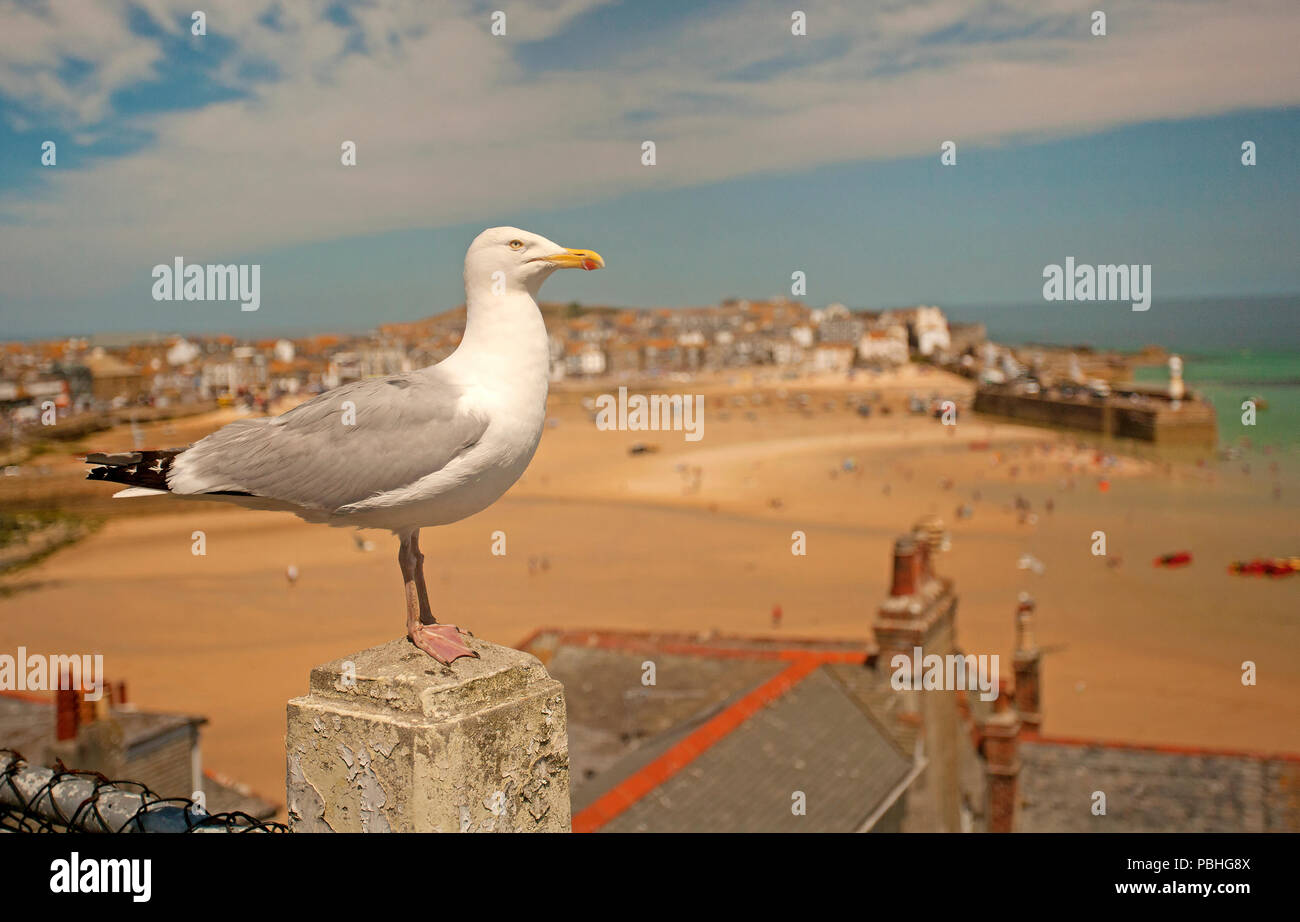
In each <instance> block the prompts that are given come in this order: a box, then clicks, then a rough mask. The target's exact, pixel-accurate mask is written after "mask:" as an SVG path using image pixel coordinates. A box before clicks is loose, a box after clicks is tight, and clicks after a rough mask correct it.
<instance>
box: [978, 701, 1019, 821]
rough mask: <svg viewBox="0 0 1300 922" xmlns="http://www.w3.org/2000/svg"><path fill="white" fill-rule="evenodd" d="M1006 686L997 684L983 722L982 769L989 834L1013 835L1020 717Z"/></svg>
mask: <svg viewBox="0 0 1300 922" xmlns="http://www.w3.org/2000/svg"><path fill="white" fill-rule="evenodd" d="M1008 697H1009V696H1008V694H1007V688H1006V684H1005V683H1003V682H999V683H998V697H997V699H996V700H995V701H994V703H993V714H992V715H991V716H990V717H988V718H987V719H986V720H985V721H984V726H983V728H982V730H983V734H982V735H983V744H984V770H985V776H986V779H987V782H988V813H987V816H988V824H989V832H1014V831H1015V826H1016V798H1017V797H1018V796H1019V792H1018V787H1019V781H1020V745H1019V736H1020V717H1019V715H1017V714H1016V712H1015V710H1014V709H1012V708H1011V707H1009V706H1008Z"/></svg>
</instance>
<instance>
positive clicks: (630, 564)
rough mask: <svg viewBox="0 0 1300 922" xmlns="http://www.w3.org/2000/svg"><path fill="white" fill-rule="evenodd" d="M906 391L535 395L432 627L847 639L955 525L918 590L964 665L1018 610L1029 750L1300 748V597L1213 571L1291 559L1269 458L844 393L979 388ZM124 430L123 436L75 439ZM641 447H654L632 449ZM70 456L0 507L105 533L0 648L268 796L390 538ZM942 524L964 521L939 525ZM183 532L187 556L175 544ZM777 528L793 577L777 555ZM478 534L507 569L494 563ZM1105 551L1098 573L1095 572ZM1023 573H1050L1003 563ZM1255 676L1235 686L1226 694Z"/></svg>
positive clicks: (825, 386) (1287, 505)
mask: <svg viewBox="0 0 1300 922" xmlns="http://www.w3.org/2000/svg"><path fill="white" fill-rule="evenodd" d="M906 371H907V374H906V375H905V376H903V377H899V378H897V379H881V380H877V381H865V380H861V381H857V382H852V383H845V382H844V381H843V379H828V380H823V381H820V382H818V381H799V382H774V383H769V384H766V385H764V390H763V392H764V393H765V395H766V397H765V398H764V400H763V402H761V403H754V402H752V396H751V395H752V393H753V388H752V386H750V385H749V383H748V382H746V381H743V380H742V381H739V382H735V383H734V386H732V387H730V388H728V387H727V386H726V383H725V382H718V383H717V384H713V385H709V387H708V388H706V389H705V392H706V394H708V397H709V403H708V408H707V410H706V416H705V430H704V438H703V439H702V440H700V441H698V442H688V441H686V440H685V439H684V438H683V436H682V433H680V432H617V431H599V430H598V429H597V428H596V427H595V426H594V425H593V423H592V420H591V414H590V412H589V410H587V409H585V408H584V407H583V404H582V398H583V397H584V396H592V395H594V394H596V393H600V392H602V391H603V390H608V388H605V389H602V388H599V387H588V388H585V389H583V390H581V391H579V390H557V391H556V392H553V394H552V396H551V399H550V415H551V418H552V420H553V423H552V424H550V425H548V428H547V431H546V433H545V435H544V436H543V439H542V443H541V447H540V449H539V451H538V454H537V456H536V458H535V460H534V462H533V464H532V466H531V467H530V468H529V470H528V472H527V474H526V475H525V477H524V479H523V480H522V481H521V482H520V483H518V484H517V485H516V486H515V488H514V489H512V490H511V491H510V492H509V493H508V494H507V496H506V497H505V498H504V499H503V500H502V501H501V502H499V503H498V504H497V505H495V506H493V507H492V508H490V509H489V510H487V511H485V512H483V513H480V514H479V515H476V516H474V517H472V518H470V519H468V520H466V521H463V522H460V523H458V524H456V525H452V526H448V527H445V528H438V529H430V530H426V531H425V532H424V533H423V535H422V539H421V540H422V544H423V548H424V551H425V554H426V555H427V558H428V564H427V567H426V569H427V572H428V573H429V579H430V591H431V594H432V598H433V603H434V607H435V610H436V611H437V612H438V613H439V616H440V618H441V619H443V620H448V621H453V622H455V623H458V624H460V625H462V626H463V627H466V628H468V629H470V630H472V631H474V633H475V634H477V635H479V636H481V637H485V638H487V639H490V640H493V641H497V642H500V643H505V644H518V643H519V642H521V641H522V640H524V639H525V638H526V637H527V636H528V635H530V634H531V633H532V632H533V631H535V630H536V629H538V628H540V627H543V626H560V627H619V628H633V629H663V630H687V631H692V630H693V631H710V630H717V631H725V632H733V633H755V634H771V633H779V634H788V635H792V636H816V637H851V638H861V639H862V640H863V642H864V643H865V642H866V641H867V639H868V637H869V636H870V625H871V621H872V617H873V615H874V612H875V609H876V606H877V605H878V603H879V602H880V600H881V599H882V598H883V596H884V594H885V592H886V590H887V578H888V571H889V566H890V545H891V542H892V540H893V538H894V537H895V536H896V535H897V534H899V533H901V532H904V531H906V530H908V529H909V528H910V527H911V526H912V525H913V523H915V522H916V520H917V519H919V518H920V517H921V516H922V515H925V514H931V513H933V514H937V515H939V516H941V517H942V518H943V520H944V522H945V524H946V526H947V527H948V529H949V531H950V533H951V543H952V546H951V550H950V551H949V552H947V553H946V554H944V555H943V556H942V557H941V558H940V559H939V561H938V563H937V569H938V570H939V571H940V572H941V573H943V574H945V575H947V576H950V577H952V578H953V579H954V580H955V582H956V589H957V593H958V595H959V598H960V603H959V609H958V617H957V625H958V638H959V642H960V643H961V644H962V646H963V647H964V648H965V649H966V650H967V652H972V653H998V654H1001V656H1002V658H1003V663H1004V664H1006V667H1005V670H1004V671H1005V672H1008V673H1009V671H1010V656H1011V648H1012V642H1013V612H1014V610H1015V606H1016V599H1017V595H1018V593H1019V592H1021V591H1028V592H1030V593H1031V594H1032V595H1033V596H1034V597H1035V598H1036V599H1037V600H1038V623H1037V633H1038V639H1039V643H1040V644H1041V645H1042V646H1044V647H1045V648H1047V649H1048V651H1049V654H1048V656H1047V657H1046V660H1045V664H1044V683H1045V714H1046V719H1045V725H1044V732H1045V733H1046V734H1049V735H1053V736H1072V737H1095V738H1100V739H1107V740H1123V741H1133V742H1144V743H1167V744H1176V745H1185V746H1191V747H1208V748H1239V749H1249V750H1256V751H1270V752H1273V751H1290V752H1300V720H1297V716H1298V713H1300V708H1298V707H1297V704H1296V702H1297V701H1300V618H1297V614H1296V612H1297V605H1296V591H1297V588H1298V587H1300V582H1297V581H1296V578H1295V577H1292V578H1290V579H1276V580H1274V579H1259V578H1246V577H1234V576H1230V575H1229V574H1228V573H1227V566H1228V564H1229V562H1231V561H1232V560H1236V559H1242V558H1250V557H1255V556H1282V555H1289V554H1295V553H1296V552H1297V548H1296V545H1295V543H1294V541H1295V525H1294V523H1295V520H1296V513H1297V497H1300V484H1298V483H1297V482H1296V481H1295V479H1294V475H1292V474H1289V473H1287V472H1286V471H1285V470H1283V471H1281V472H1278V473H1276V474H1273V473H1270V472H1267V464H1268V463H1269V459H1266V458H1264V459H1254V464H1253V467H1252V468H1251V469H1250V470H1251V472H1249V473H1248V472H1247V471H1246V470H1245V469H1243V462H1242V461H1234V462H1220V461H1216V460H1214V459H1213V457H1212V456H1208V460H1207V462H1206V463H1205V465H1204V466H1198V465H1197V463H1196V462H1195V460H1192V459H1186V460H1183V459H1180V460H1178V461H1176V462H1170V463H1166V462H1165V461H1163V460H1160V459H1159V458H1157V457H1155V456H1154V454H1153V452H1152V451H1151V450H1150V449H1149V447H1148V448H1147V449H1145V450H1138V451H1136V452H1135V453H1136V454H1138V455H1141V457H1123V456H1121V457H1118V458H1115V459H1113V460H1111V459H1108V458H1107V457H1106V456H1105V455H1104V454H1103V453H1100V452H1098V451H1096V450H1095V449H1094V448H1092V447H1090V446H1088V445H1086V444H1082V443H1081V442H1080V441H1079V437H1077V436H1074V435H1064V434H1061V433H1056V432H1051V431H1048V430H1044V429H1037V428H1029V427H1024V426H1013V425H1007V424H991V423H989V422H987V421H986V420H984V419H982V418H976V417H974V416H969V415H968V416H965V417H963V418H961V419H960V420H959V422H958V424H957V425H956V426H953V427H948V426H943V425H940V424H939V423H938V422H937V421H935V420H933V419H930V418H926V417H921V416H911V415H908V414H906V413H905V412H904V411H903V410H902V408H901V406H900V407H899V408H898V409H896V410H895V412H893V413H891V414H890V415H887V416H882V415H880V413H879V412H877V413H875V414H873V415H872V416H871V417H870V418H863V417H861V416H859V415H858V413H857V412H855V409H854V406H853V401H847V400H846V399H844V398H845V396H846V395H847V394H848V393H849V392H853V393H860V392H862V391H863V390H874V389H881V390H883V391H884V399H885V401H886V402H891V401H893V402H897V401H898V400H899V399H900V398H901V396H902V395H903V394H904V393H906V392H907V391H908V390H911V389H915V390H917V391H920V392H923V393H927V394H928V393H929V392H930V391H940V392H942V393H943V394H944V395H945V396H947V395H952V396H954V397H958V398H959V397H961V396H963V395H966V394H968V393H969V387H970V385H969V383H968V382H965V381H964V380H962V379H958V378H954V377H948V376H945V375H942V374H940V373H937V372H930V373H929V374H928V375H925V376H922V377H919V378H918V377H916V372H915V370H913V369H907V370H906ZM615 387H616V385H615ZM661 388H662V390H667V391H672V392H680V391H682V390H686V391H688V392H694V391H693V389H692V387H691V386H685V385H680V384H676V383H673V384H667V383H665V384H664V385H662V386H661ZM778 391H785V392H786V394H785V399H781V398H779V397H778ZM799 393H807V394H809V395H811V399H810V400H809V402H808V405H807V407H806V409H804V410H800V409H797V408H792V407H791V406H790V405H789V403H788V400H789V398H790V397H792V396H793V395H795V394H799ZM724 398H725V399H724ZM827 403H830V404H832V408H831V409H827ZM738 404H740V405H738ZM230 418H233V411H223V412H222V413H221V414H210V415H208V416H205V417H201V418H194V419H188V420H178V421H174V422H169V423H159V424H152V425H150V426H146V427H143V428H144V433H143V435H144V440H145V442H146V443H148V444H149V445H150V446H167V445H176V444H185V443H186V442H188V441H192V440H193V439H195V438H197V437H199V436H201V435H202V434H203V433H204V432H206V431H210V430H211V429H212V428H214V427H215V426H216V425H219V424H220V423H222V422H224V421H228V420H229V419H230ZM130 438H131V437H130V433H129V431H127V430H125V429H122V430H115V431H112V432H107V433H101V434H99V435H97V436H95V437H94V438H93V439H91V440H89V441H88V442H87V443H86V445H85V446H84V447H91V448H122V447H129V446H130V444H131V441H130ZM636 443H643V444H646V445H650V446H653V448H655V449H656V450H654V451H651V452H646V453H640V454H632V453H629V450H628V449H629V448H630V447H632V446H633V445H634V444H636ZM74 448H76V446H69V450H68V451H66V452H62V453H60V454H57V455H53V454H51V455H45V456H42V457H40V458H37V459H36V460H35V461H33V462H31V463H30V464H29V465H28V466H27V467H26V468H25V469H24V471H23V473H22V474H21V475H20V476H17V477H7V478H3V482H0V503H8V504H14V505H32V504H34V503H37V502H40V501H41V499H42V497H44V498H45V499H46V500H49V499H50V498H58V500H59V502H60V503H61V505H62V506H63V507H64V508H67V509H70V510H79V511H86V512H93V513H95V514H102V515H105V516H107V521H106V522H105V524H104V525H103V527H102V528H100V529H99V530H98V531H97V532H96V533H94V534H93V535H91V536H90V537H88V538H86V539H84V540H82V541H81V542H79V543H77V544H75V545H72V546H70V547H67V548H64V549H62V550H60V551H58V552H56V553H54V554H53V555H51V556H49V557H47V558H46V559H44V560H42V561H40V562H38V563H36V564H34V565H32V566H29V567H26V568H23V569H20V570H18V571H15V572H12V573H10V574H8V575H7V576H5V577H4V578H3V579H2V580H0V650H4V651H10V652H12V651H13V650H14V649H15V648H16V647H17V646H18V645H24V646H26V647H27V648H28V649H29V650H31V651H34V652H55V651H58V652H73V651H76V652H95V653H103V654H104V658H105V668H106V671H107V673H108V674H109V676H110V677H112V678H115V679H125V680H126V681H127V682H128V685H129V688H130V696H131V698H132V700H133V701H134V702H135V703H136V704H138V705H139V706H141V707H146V708H156V709H162V710H174V711H185V712H193V713H199V714H203V715H206V716H207V717H208V718H209V719H210V723H209V725H208V726H207V727H206V728H205V731H204V737H203V744H204V760H205V765H206V766H207V767H209V768H212V769H215V770H217V771H220V772H222V773H224V774H227V775H230V776H232V777H234V778H237V779H239V780H241V781H244V782H246V783H248V784H250V785H251V786H252V787H253V788H254V789H255V790H257V791H259V792H260V793H262V794H264V795H265V796H267V797H268V798H270V799H272V800H277V801H279V800H282V799H283V784H284V777H283V774H284V768H283V758H284V756H283V749H282V741H283V733H284V703H285V701H286V700H287V699H288V698H290V697H292V696H295V695H298V694H301V693H302V692H303V691H304V690H305V688H306V682H307V674H308V670H309V669H310V668H311V667H312V666H313V665H314V664H316V663H319V662H323V661H326V660H330V659H333V658H335V657H337V656H340V655H343V654H346V653H349V652H352V651H355V650H358V649H361V648H364V647H367V646H370V645H373V644H377V643H380V642H382V641H386V640H389V639H391V638H393V637H395V636H398V635H399V633H400V631H401V629H402V621H403V615H404V611H403V605H402V599H401V595H400V583H399V581H398V579H397V563H396V560H395V554H396V546H397V542H396V539H394V538H393V537H392V536H391V535H388V534H384V533H373V532H371V533H363V534H362V537H363V538H364V539H365V540H367V541H369V542H370V543H371V545H372V547H371V549H369V550H366V549H363V547H361V546H360V545H359V544H358V543H357V541H356V540H355V539H354V533H353V532H351V531H348V530H342V529H331V528H326V527H322V526H311V525H307V524H304V523H302V522H300V521H298V520H297V519H295V518H294V517H292V516H290V515H287V514H271V513H260V512H246V511H242V510H237V509H231V508H228V507H225V506H222V505H219V504H210V503H204V504H200V503H186V502H175V501H170V500H167V499H146V500H131V501H116V502H110V501H108V499H107V497H108V496H109V495H110V494H111V492H112V490H111V488H110V487H108V486H106V485H102V484H88V483H85V482H84V481H83V480H82V479H81V477H82V476H83V468H82V466H81V465H80V464H79V463H78V462H77V460H76V459H75V458H74V457H73V454H72V449H74ZM1248 460H1249V459H1248ZM41 467H43V468H45V469H46V470H45V473H44V474H39V473H37V469H38V468H41ZM1103 481H1104V486H1103ZM1275 484H1280V488H1281V492H1280V496H1275V494H1274V487H1275ZM1017 497H1019V498H1020V499H1021V506H1022V509H1021V510H1018V509H1017V508H1016V499H1017ZM1049 500H1050V501H1051V503H1052V510H1051V511H1050V512H1049V511H1048V510H1047V502H1048V501H1049ZM962 505H967V506H969V508H970V513H971V514H970V516H969V517H967V518H962V519H959V518H958V516H957V515H956V510H957V508H958V507H959V506H962ZM1026 509H1027V511H1025V510H1026ZM196 530H201V531H203V532H204V533H205V535H206V543H207V554H206V556H194V555H193V554H192V553H191V544H192V537H191V536H192V534H193V532H195V531H196ZM796 530H798V531H803V532H804V533H805V534H806V535H807V555H806V556H795V555H793V554H792V553H791V535H792V532H794V531H796ZM496 531H502V532H505V534H506V548H507V552H506V554H505V555H504V556H494V555H493V554H492V534H493V532H496ZM1096 531H1104V532H1105V533H1106V541H1107V550H1108V557H1109V558H1110V559H1109V560H1108V559H1107V558H1101V557H1097V556H1094V555H1093V554H1092V553H1091V547H1092V545H1093V537H1092V536H1093V533H1094V532H1096ZM1179 550H1189V551H1191V552H1192V553H1193V555H1194V561H1193V563H1192V564H1191V565H1190V566H1188V567H1185V568H1182V569H1177V570H1168V569H1162V568H1156V567H1153V566H1152V559H1153V558H1155V557H1157V556H1159V555H1161V554H1165V553H1169V552H1173V551H1179ZM1023 555H1030V556H1031V557H1032V558H1034V559H1035V560H1036V561H1037V562H1038V564H1039V566H1038V569H1039V570H1041V572H1036V571H1035V569H1034V568H1029V569H1022V568H1021V567H1020V566H1019V562H1020V561H1021V558H1022V556H1023ZM291 564H292V565H295V566H296V567H297V568H298V571H299V574H300V576H299V579H298V580H297V583H296V584H292V585H291V584H290V582H289V580H288V579H287V578H286V575H285V574H286V568H287V567H288V566H289V565H291ZM778 604H779V605H780V606H781V608H782V610H783V613H784V619H783V624H782V625H781V627H780V628H779V629H776V628H773V626H772V624H771V619H770V612H771V610H772V607H773V606H774V605H778ZM1246 660H1250V661H1253V662H1255V663H1256V665H1257V668H1258V675H1259V682H1258V685H1256V686H1254V687H1244V686H1243V685H1242V683H1241V679H1240V676H1241V670H1242V663H1243V661H1246Z"/></svg>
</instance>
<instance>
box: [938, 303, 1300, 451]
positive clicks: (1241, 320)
mask: <svg viewBox="0 0 1300 922" xmlns="http://www.w3.org/2000/svg"><path fill="white" fill-rule="evenodd" d="M945 313H947V315H948V318H949V320H952V321H956V322H961V323H983V324H985V325H986V326H987V328H988V335H989V338H990V339H992V340H994V341H995V342H1001V343H1007V344H1028V343H1039V344H1043V345H1055V346H1080V345H1086V346H1092V347H1094V348H1098V349H1117V350H1122V351H1125V352H1136V351H1138V350H1139V349H1141V348H1142V347H1143V346H1146V345H1157V346H1163V347H1164V348H1165V349H1167V350H1169V351H1170V352H1173V353H1177V354H1178V355H1180V356H1182V359H1183V380H1184V382H1186V384H1187V386H1188V387H1189V388H1190V389H1192V390H1194V391H1196V392H1198V393H1200V394H1201V395H1203V396H1204V397H1206V398H1207V399H1208V400H1209V401H1210V402H1211V403H1213V404H1214V408H1215V411H1216V412H1217V415H1218V421H1219V444H1220V446H1225V447H1226V446H1233V445H1240V444H1244V443H1245V440H1249V443H1250V444H1253V445H1255V446H1264V445H1271V446H1276V447H1278V448H1281V449H1283V450H1284V451H1286V452H1287V453H1288V454H1292V455H1294V454H1295V453H1296V452H1297V450H1300V295H1281V296H1268V297H1237V298H1194V299H1193V298H1189V299H1178V300H1175V299H1171V300H1168V301H1161V300H1160V299H1159V298H1158V297H1157V298H1154V299H1153V300H1152V303H1151V307H1150V309H1149V310H1147V311H1134V310H1132V309H1131V308H1130V306H1129V305H1128V304H1110V303H1107V304H1101V303H1079V302H1055V303H1047V302H1043V303H1039V304H1033V305H1020V306H1013V305H976V306H970V307H949V308H945ZM1134 378H1135V380H1137V381H1142V382H1164V381H1168V380H1169V372H1168V369H1167V368H1166V367H1164V366H1156V367H1140V368H1137V369H1135V371H1134ZM1252 398H1253V399H1256V400H1257V402H1258V403H1259V404H1261V405H1263V406H1264V407H1265V408H1264V409H1260V410H1258V411H1257V413H1256V424H1255V426H1254V427H1248V426H1244V425H1243V424H1242V413H1243V411H1242V408H1241V405H1242V403H1243V402H1244V401H1246V400H1248V399H1252Z"/></svg>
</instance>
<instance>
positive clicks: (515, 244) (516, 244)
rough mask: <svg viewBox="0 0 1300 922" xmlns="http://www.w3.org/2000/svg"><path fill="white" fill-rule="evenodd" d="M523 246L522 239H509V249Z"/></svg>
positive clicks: (520, 248) (517, 248) (518, 248)
mask: <svg viewBox="0 0 1300 922" xmlns="http://www.w3.org/2000/svg"><path fill="white" fill-rule="evenodd" d="M523 248H524V242H523V241H522V240H511V241H510V249H512V250H522V249H523Z"/></svg>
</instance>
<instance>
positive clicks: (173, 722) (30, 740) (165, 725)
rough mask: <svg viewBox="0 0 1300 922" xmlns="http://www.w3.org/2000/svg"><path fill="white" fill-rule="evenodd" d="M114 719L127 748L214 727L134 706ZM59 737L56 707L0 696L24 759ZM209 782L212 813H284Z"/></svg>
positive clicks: (3, 740) (12, 740) (7, 744)
mask: <svg viewBox="0 0 1300 922" xmlns="http://www.w3.org/2000/svg"><path fill="white" fill-rule="evenodd" d="M113 718H114V719H115V720H116V721H117V722H118V725H119V726H120V727H121V728H122V734H123V742H124V743H125V745H126V747H127V749H134V748H136V747H142V746H145V745H147V744H149V743H150V742H151V741H152V740H154V739H157V738H158V737H161V736H163V735H165V734H167V733H169V732H171V731H173V730H175V729H177V728H179V727H185V726H195V727H199V726H202V725H203V724H205V723H207V722H208V719H207V718H206V717H202V716H199V715H194V714H169V713H164V712H160V711H141V710H138V709H136V708H134V707H128V706H119V707H116V708H114V709H113ZM54 736H55V710H54V704H53V703H52V702H50V701H43V700H36V699H34V698H32V697H30V696H26V695H19V694H14V693H5V692H0V747H3V748H5V749H13V750H16V751H17V752H19V753H21V754H22V755H23V756H24V758H28V759H31V760H32V761H33V762H39V761H41V759H42V756H43V755H44V754H45V753H46V752H47V751H48V749H49V747H50V745H51V744H52V743H53V742H54ZM72 767H75V766H72ZM204 779H205V780H204V785H203V791H204V795H205V796H206V798H207V808H208V812H209V813H213V814H215V813H227V812H236V811H238V812H241V813H247V814H248V815H249V816H252V817H255V818H257V819H259V820H269V819H271V818H272V817H274V816H275V814H276V813H277V811H278V807H276V805H275V804H273V803H270V802H269V801H266V800H263V799H262V798H260V797H258V796H257V795H256V794H255V793H253V792H252V791H251V790H250V789H249V788H248V787H247V786H246V785H243V784H240V783H239V782H237V781H233V780H231V779H229V778H226V777H224V776H221V775H217V774H214V773H213V772H210V771H209V772H204ZM128 780H129V779H128Z"/></svg>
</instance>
